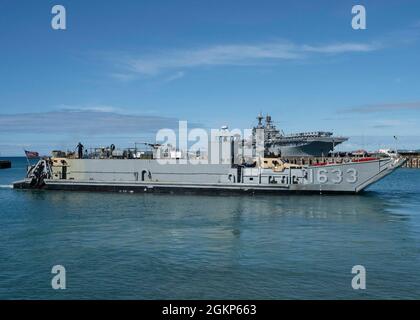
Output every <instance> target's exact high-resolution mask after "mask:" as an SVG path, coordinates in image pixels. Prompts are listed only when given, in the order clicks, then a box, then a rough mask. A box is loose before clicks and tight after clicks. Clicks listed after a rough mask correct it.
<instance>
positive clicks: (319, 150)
mask: <svg viewBox="0 0 420 320" xmlns="http://www.w3.org/2000/svg"><path fill="white" fill-rule="evenodd" d="M339 143H341V141H340V142H332V141H319V140H316V141H309V142H305V143H302V144H297V145H285V146H279V147H278V150H279V151H280V154H281V156H282V157H322V156H327V155H328V153H329V152H330V151H333V150H334V148H335V147H336V146H337V145H338V144H339Z"/></svg>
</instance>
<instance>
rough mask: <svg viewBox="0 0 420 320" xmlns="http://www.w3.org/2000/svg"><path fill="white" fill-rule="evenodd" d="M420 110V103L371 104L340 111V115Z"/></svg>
mask: <svg viewBox="0 0 420 320" xmlns="http://www.w3.org/2000/svg"><path fill="white" fill-rule="evenodd" d="M399 110H420V102H400V103H380V104H369V105H364V106H359V107H354V108H347V109H343V110H340V111H339V113H375V112H384V111H399Z"/></svg>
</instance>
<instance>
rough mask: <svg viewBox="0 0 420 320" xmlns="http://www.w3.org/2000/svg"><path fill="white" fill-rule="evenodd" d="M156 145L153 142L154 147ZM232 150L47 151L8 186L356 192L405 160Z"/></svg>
mask: <svg viewBox="0 0 420 320" xmlns="http://www.w3.org/2000/svg"><path fill="white" fill-rule="evenodd" d="M217 143H218V144H219V147H220V148H221V149H223V148H224V149H225V150H226V149H228V150H231V151H232V150H235V137H232V136H224V137H223V138H222V139H220V140H219V141H218V142H217ZM161 147H162V146H160V145H155V146H154V148H155V151H156V150H158V149H159V148H161ZM124 154H125V155H124ZM130 154H131V153H130ZM164 154H165V153H164ZM232 154H234V152H231V154H229V155H227V156H226V155H225V154H223V153H221V155H220V159H219V160H220V161H218V163H217V164H212V163H208V164H206V163H198V164H197V163H195V162H197V161H194V162H193V161H190V160H191V158H189V159H188V156H187V157H186V158H184V159H183V158H182V156H181V155H180V154H178V152H175V153H172V152H169V153H167V156H166V158H165V157H163V158H162V157H161V158H159V157H158V156H156V153H154V154H153V155H152V156H147V157H141V156H140V157H137V156H133V155H130V156H127V153H124V152H123V153H121V152H120V151H118V150H115V149H114V148H111V149H107V150H106V152H101V153H99V154H98V153H95V154H94V155H93V156H91V157H89V158H82V159H79V158H77V157H76V156H75V155H74V154H66V153H64V152H53V156H52V157H50V158H44V159H42V160H40V161H39V162H38V163H37V164H36V165H34V166H31V167H29V168H28V172H27V176H26V178H25V179H24V180H21V181H17V182H15V183H14V188H20V189H31V188H43V189H47V190H78V191H114V192H127V193H135V192H177V191H178V192H184V193H185V192H208V193H218V194H224V193H228V192H234V193H249V194H256V193H262V194H268V193H290V192H311V193H359V192H361V191H362V190H364V189H365V188H366V187H368V186H369V185H371V184H372V183H374V182H376V181H378V180H379V179H381V178H383V177H385V176H386V175H388V174H390V173H391V172H393V171H394V170H396V169H397V168H398V167H400V166H401V165H402V164H403V163H404V162H405V159H404V158H402V157H400V156H399V155H396V154H394V155H391V156H386V157H382V158H356V159H355V158H353V159H351V158H337V159H335V160H334V161H333V162H332V163H318V164H316V165H315V164H314V165H295V164H290V163H287V162H285V161H283V160H282V159H281V158H267V157H264V156H259V157H254V158H253V159H251V160H252V162H251V163H250V162H249V161H246V162H245V161H244V159H242V160H241V161H236V160H235V156H232ZM195 160H197V159H195Z"/></svg>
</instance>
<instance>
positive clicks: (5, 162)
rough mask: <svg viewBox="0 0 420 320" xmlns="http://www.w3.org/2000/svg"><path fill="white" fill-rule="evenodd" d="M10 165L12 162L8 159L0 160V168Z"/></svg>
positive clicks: (6, 167) (7, 167)
mask: <svg viewBox="0 0 420 320" xmlns="http://www.w3.org/2000/svg"><path fill="white" fill-rule="evenodd" d="M11 167H12V162H11V161H9V160H0V169H9V168H11Z"/></svg>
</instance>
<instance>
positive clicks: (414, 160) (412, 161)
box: [399, 151, 420, 169]
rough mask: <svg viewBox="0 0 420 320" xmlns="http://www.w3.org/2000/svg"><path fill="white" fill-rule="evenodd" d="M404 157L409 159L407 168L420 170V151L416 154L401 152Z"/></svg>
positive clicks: (405, 165)
mask: <svg viewBox="0 0 420 320" xmlns="http://www.w3.org/2000/svg"><path fill="white" fill-rule="evenodd" d="M399 153H400V154H401V155H402V156H403V157H405V158H407V162H406V163H405V164H404V167H406V168H416V169H419V168H420V151H415V152H399Z"/></svg>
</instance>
